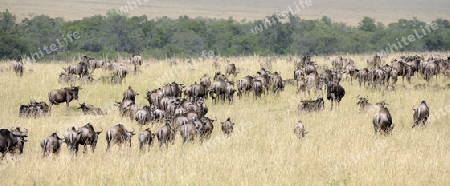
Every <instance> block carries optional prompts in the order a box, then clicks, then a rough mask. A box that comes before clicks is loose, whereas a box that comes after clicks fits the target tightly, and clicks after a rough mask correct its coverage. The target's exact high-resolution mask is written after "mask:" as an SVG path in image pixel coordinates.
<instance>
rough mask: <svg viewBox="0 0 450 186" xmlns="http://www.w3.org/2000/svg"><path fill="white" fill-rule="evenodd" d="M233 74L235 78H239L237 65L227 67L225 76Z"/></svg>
mask: <svg viewBox="0 0 450 186" xmlns="http://www.w3.org/2000/svg"><path fill="white" fill-rule="evenodd" d="M231 74H233V76H234V77H236V76H237V69H236V65H235V64H228V65H227V66H225V75H226V76H229V75H231Z"/></svg>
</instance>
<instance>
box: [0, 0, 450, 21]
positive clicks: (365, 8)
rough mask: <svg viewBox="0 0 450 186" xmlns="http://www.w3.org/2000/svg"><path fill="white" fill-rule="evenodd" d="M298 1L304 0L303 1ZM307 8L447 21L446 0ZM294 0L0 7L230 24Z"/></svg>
mask: <svg viewBox="0 0 450 186" xmlns="http://www.w3.org/2000/svg"><path fill="white" fill-rule="evenodd" d="M303 2H304V1H303ZM311 2H312V5H311V6H310V7H306V8H304V9H303V8H301V7H300V8H301V11H300V12H298V15H299V16H300V17H301V18H303V19H320V18H322V16H328V17H330V18H332V19H333V20H335V21H337V22H344V23H347V24H350V25H358V23H359V21H360V20H361V19H362V18H363V17H364V16H369V17H372V18H374V19H375V20H377V21H379V22H382V23H384V24H389V23H393V22H397V21H398V20H399V19H407V20H410V19H412V18H413V17H417V18H418V19H419V20H423V21H427V22H428V21H432V20H435V19H436V18H443V19H449V16H448V14H447V8H448V7H449V6H450V2H449V1H447V0H431V1H429V0H427V1H425V0H414V1H407V0H398V1H390V0H378V1H365V0H364V1H361V0H340V1H334V0H321V1H317V0H311ZM133 3H135V4H136V5H134V4H133ZM294 3H296V4H299V1H298V0H297V1H286V0H274V1H262V0H249V1H237V0H231V1H222V0H177V1H170V0H169V1H168V0H151V1H150V0H96V1H70V2H68V1H55V0H41V1H33V0H23V1H20V2H18V1H15V0H4V1H2V8H7V9H9V11H10V12H15V13H16V14H17V17H18V18H19V20H21V19H23V18H26V17H30V16H31V15H40V14H46V15H48V16H50V17H63V18H64V19H65V20H80V19H83V18H84V17H89V16H94V15H105V13H106V12H107V11H109V10H112V9H120V8H122V7H125V6H127V5H129V7H131V8H128V10H129V11H128V13H129V15H130V16H141V15H146V16H147V17H149V18H156V17H162V16H168V17H171V18H178V16H180V15H187V16H189V17H192V18H195V17H208V18H223V19H228V18H229V17H230V16H231V17H233V18H234V19H235V20H261V19H264V18H265V17H266V16H268V15H271V14H273V13H275V12H283V11H288V7H291V8H292V9H295V8H294V7H295V4H294Z"/></svg>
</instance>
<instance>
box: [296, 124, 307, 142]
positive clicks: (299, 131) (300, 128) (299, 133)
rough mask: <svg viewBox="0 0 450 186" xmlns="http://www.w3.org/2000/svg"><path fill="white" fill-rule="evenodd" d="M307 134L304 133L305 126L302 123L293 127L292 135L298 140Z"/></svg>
mask: <svg viewBox="0 0 450 186" xmlns="http://www.w3.org/2000/svg"><path fill="white" fill-rule="evenodd" d="M307 133H308V132H306V131H305V126H304V125H303V122H302V121H300V120H299V121H298V122H297V123H296V124H295V125H294V134H295V135H297V137H298V139H302V138H303V137H305V136H306V134H307Z"/></svg>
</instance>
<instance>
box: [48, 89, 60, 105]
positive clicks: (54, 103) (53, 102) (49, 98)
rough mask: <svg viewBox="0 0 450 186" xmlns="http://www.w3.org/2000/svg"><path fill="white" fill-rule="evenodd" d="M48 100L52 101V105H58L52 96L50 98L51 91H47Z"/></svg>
mask: <svg viewBox="0 0 450 186" xmlns="http://www.w3.org/2000/svg"><path fill="white" fill-rule="evenodd" d="M48 100H49V101H50V103H52V104H53V105H58V102H56V101H55V100H53V98H52V93H51V92H49V93H48Z"/></svg>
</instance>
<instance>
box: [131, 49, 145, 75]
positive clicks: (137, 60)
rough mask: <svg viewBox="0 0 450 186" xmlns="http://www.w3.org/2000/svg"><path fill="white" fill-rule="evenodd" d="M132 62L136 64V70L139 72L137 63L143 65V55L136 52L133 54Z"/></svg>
mask: <svg viewBox="0 0 450 186" xmlns="http://www.w3.org/2000/svg"><path fill="white" fill-rule="evenodd" d="M131 62H132V63H133V65H134V72H137V65H139V66H141V65H142V62H143V61H142V56H141V54H139V53H134V54H132V55H131Z"/></svg>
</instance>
